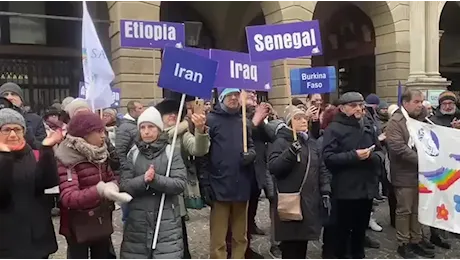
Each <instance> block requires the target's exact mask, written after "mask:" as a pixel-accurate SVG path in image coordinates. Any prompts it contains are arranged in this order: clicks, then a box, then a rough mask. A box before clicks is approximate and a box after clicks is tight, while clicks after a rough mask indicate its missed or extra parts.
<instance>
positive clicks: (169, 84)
mask: <svg viewBox="0 0 460 260" xmlns="http://www.w3.org/2000/svg"><path fill="white" fill-rule="evenodd" d="M217 66H218V62H217V61H214V60H211V59H209V58H206V57H203V56H200V55H198V54H195V53H193V52H189V51H185V50H182V49H179V48H175V47H166V48H165V49H164V52H163V62H162V64H161V71H160V78H159V80H158V86H159V87H161V88H166V89H169V90H172V91H176V92H179V93H183V94H187V95H190V96H195V97H200V98H204V99H209V98H211V96H212V88H213V87H214V81H215V80H216V73H217Z"/></svg>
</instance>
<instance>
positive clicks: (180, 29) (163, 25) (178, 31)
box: [120, 20, 185, 49]
mask: <svg viewBox="0 0 460 260" xmlns="http://www.w3.org/2000/svg"><path fill="white" fill-rule="evenodd" d="M120 32H121V37H120V44H121V47H122V48H148V49H151V48H160V49H161V48H164V47H165V46H167V45H172V46H174V45H176V44H181V46H184V45H185V26H184V24H183V23H170V22H157V21H137V20H121V21H120Z"/></svg>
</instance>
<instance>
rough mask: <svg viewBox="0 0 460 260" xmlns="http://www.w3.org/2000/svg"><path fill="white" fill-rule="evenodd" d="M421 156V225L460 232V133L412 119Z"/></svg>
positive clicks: (419, 213) (412, 127) (414, 135)
mask: <svg viewBox="0 0 460 260" xmlns="http://www.w3.org/2000/svg"><path fill="white" fill-rule="evenodd" d="M407 127H408V130H409V133H410V135H411V138H412V139H413V140H414V143H415V146H416V148H417V155H418V179H419V194H420V196H419V208H418V219H419V221H420V223H422V224H424V225H427V226H431V227H436V228H440V229H443V230H447V231H450V232H454V233H460V181H459V180H460V150H459V147H460V130H458V129H454V128H447V127H444V126H438V125H430V124H426V123H422V122H419V121H417V120H414V119H411V118H408V120H407Z"/></svg>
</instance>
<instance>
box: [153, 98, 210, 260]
mask: <svg viewBox="0 0 460 260" xmlns="http://www.w3.org/2000/svg"><path fill="white" fill-rule="evenodd" d="M155 108H156V109H158V111H159V112H160V114H161V117H162V120H163V125H164V127H165V130H164V131H165V132H166V133H168V136H169V140H170V142H171V141H172V138H173V135H174V130H175V125H176V121H177V117H178V116H179V115H178V111H179V102H177V101H175V100H172V99H166V100H163V101H162V102H160V103H159V104H157V105H156V106H155ZM181 119H182V118H181ZM205 123H206V116H205V115H204V113H203V114H197V113H195V112H194V111H193V107H192V108H191V109H190V112H189V115H188V116H187V118H186V120H182V122H181V123H180V124H179V126H178V130H177V141H176V147H175V149H177V151H178V152H180V154H181V156H182V160H183V162H184V164H185V167H186V169H187V185H186V186H185V192H184V194H181V195H180V196H179V206H180V212H181V216H182V231H183V234H182V237H183V239H184V258H185V259H190V258H191V256H190V251H189V248H188V239H187V237H188V235H187V227H186V225H185V221H186V220H187V219H188V215H187V208H193V209H201V208H203V207H204V202H203V200H202V198H201V194H200V188H199V183H198V172H197V167H196V164H195V157H199V156H204V155H205V154H207V153H208V151H209V146H210V141H209V134H208V133H207V127H205Z"/></svg>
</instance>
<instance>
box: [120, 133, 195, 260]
mask: <svg viewBox="0 0 460 260" xmlns="http://www.w3.org/2000/svg"><path fill="white" fill-rule="evenodd" d="M167 141H168V137H167V135H165V136H164V138H163V139H162V141H158V140H157V141H156V142H154V143H153V144H151V145H146V144H145V143H144V144H141V143H140V142H136V146H134V147H133V149H132V150H131V151H130V152H129V154H128V160H127V163H126V164H125V165H124V166H123V169H122V174H121V183H120V188H121V190H122V191H126V192H128V193H129V194H130V195H131V196H132V197H133V200H132V201H131V202H130V203H129V204H128V205H127V206H128V210H129V215H128V217H127V219H126V222H125V226H124V233H123V242H122V244H121V251H120V255H121V256H120V257H121V258H127V259H146V258H150V257H153V258H154V259H157V258H158V259H180V258H182V257H183V254H184V245H183V240H182V222H181V214H180V207H179V200H178V199H179V196H178V195H179V194H181V193H182V192H184V189H185V186H186V181H187V169H186V168H185V165H184V163H183V161H182V157H181V154H180V151H179V150H177V149H175V151H174V154H173V160H172V166H171V172H170V175H169V177H166V176H165V175H166V169H167V165H168V156H167V154H166V152H167V151H166V145H167V144H168V143H167ZM169 147H170V146H169ZM152 164H153V165H154V168H155V177H154V179H153V181H152V182H151V183H149V184H146V183H145V180H144V175H145V172H146V171H147V170H148V168H149V167H150V165H152ZM163 193H166V199H165V204H164V209H163V215H162V218H161V228H160V232H159V235H158V242H157V246H156V249H155V250H154V251H153V252H151V251H152V249H151V248H152V242H153V236H154V233H155V226H156V222H157V216H158V212H159V206H160V200H161V196H162V194H163ZM151 254H153V256H151Z"/></svg>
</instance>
